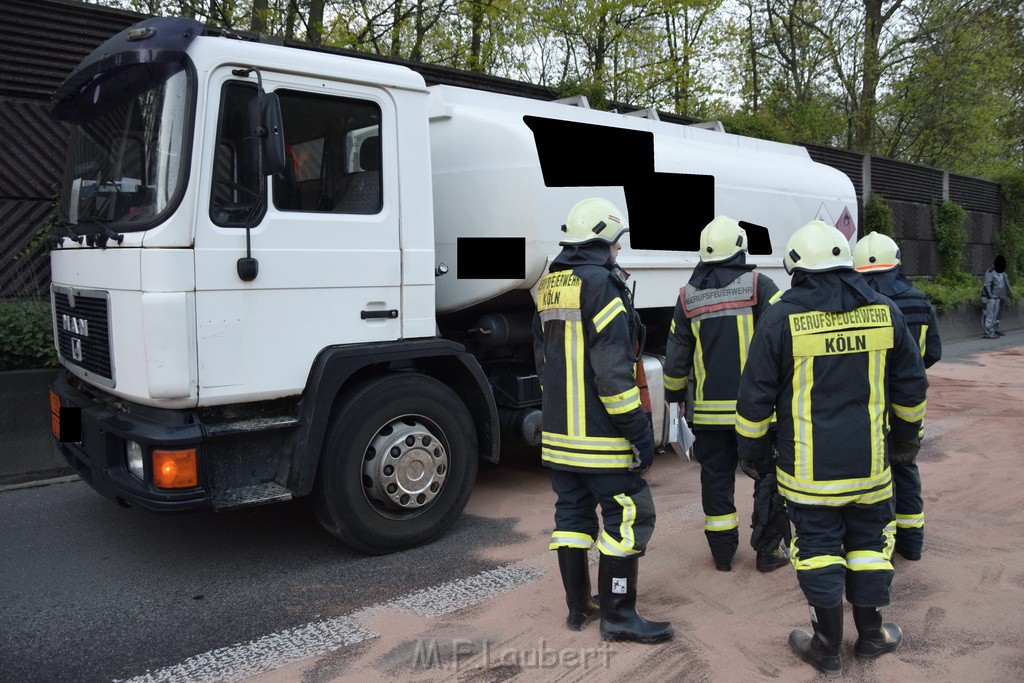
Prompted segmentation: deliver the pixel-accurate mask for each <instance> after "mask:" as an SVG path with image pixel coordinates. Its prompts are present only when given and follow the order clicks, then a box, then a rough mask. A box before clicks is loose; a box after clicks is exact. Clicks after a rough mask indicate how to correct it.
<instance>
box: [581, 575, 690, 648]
mask: <svg viewBox="0 0 1024 683" xmlns="http://www.w3.org/2000/svg"><path fill="white" fill-rule="evenodd" d="M639 560H640V558H639V557H636V556H634V557H612V556H610V555H601V564H600V565H599V567H598V572H597V585H598V590H599V592H600V597H601V637H602V638H603V639H604V640H611V641H616V640H630V641H633V642H636V643H660V642H663V641H666V640H668V639H669V638H671V637H672V635H673V634H674V633H675V631H673V629H672V624H670V623H668V622H667V621H648V620H646V619H644V618H643V617H641V616H640V615H639V614H637V611H636V573H637V564H638V563H639Z"/></svg>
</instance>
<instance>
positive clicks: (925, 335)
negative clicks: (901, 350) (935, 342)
mask: <svg viewBox="0 0 1024 683" xmlns="http://www.w3.org/2000/svg"><path fill="white" fill-rule="evenodd" d="M927 338H928V325H921V335H920V337H919V338H918V340H917V348H919V349H921V357H922V358H924V348H925V340H926V339H927Z"/></svg>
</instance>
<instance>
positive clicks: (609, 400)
mask: <svg viewBox="0 0 1024 683" xmlns="http://www.w3.org/2000/svg"><path fill="white" fill-rule="evenodd" d="M599 398H600V399H601V403H603V404H604V409H605V410H607V411H608V414H609V415H621V414H622V413H628V412H629V411H631V410H633V409H634V408H639V407H640V389H639V388H637V387H631V388H629V389H626V390H625V391H623V392H622V393H621V394H615V395H614V396H600V397H599Z"/></svg>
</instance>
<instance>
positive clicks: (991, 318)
mask: <svg viewBox="0 0 1024 683" xmlns="http://www.w3.org/2000/svg"><path fill="white" fill-rule="evenodd" d="M1011 296H1013V292H1011V291H1010V278H1009V276H1007V274H1006V259H1005V258H1003V257H1002V255H1000V256H996V258H995V261H993V263H992V267H991V268H989V269H988V270H986V271H985V282H984V285H983V286H982V288H981V303H982V304H983V305H984V306H985V308H984V309H983V310H982V313H981V324H982V327H983V328H984V330H985V335H984V336H985V339H996V338H997V337H1002V336H1003V333H1002V332H1000V331H999V319H1000V317H1002V315H1003V306H1005V305H1006V301H1007V300H1008V299H1009V298H1010V297H1011Z"/></svg>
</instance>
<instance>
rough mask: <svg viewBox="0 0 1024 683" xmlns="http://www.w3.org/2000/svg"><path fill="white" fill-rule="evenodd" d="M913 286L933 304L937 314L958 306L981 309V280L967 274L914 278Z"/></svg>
mask: <svg viewBox="0 0 1024 683" xmlns="http://www.w3.org/2000/svg"><path fill="white" fill-rule="evenodd" d="M913 283H914V286H915V287H917V288H918V289H920V290H921V291H922V292H924V293H925V295H926V296H927V297H928V298H929V299H931V302H932V303H933V304H935V310H937V311H938V312H939V313H948V312H949V311H951V310H953V309H954V308H956V307H958V306H965V305H968V306H974V307H975V308H980V307H981V278H979V277H977V276H976V275H968V274H967V273H953V274H951V275H938V276H936V277H934V278H924V277H921V278H914V280H913Z"/></svg>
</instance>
